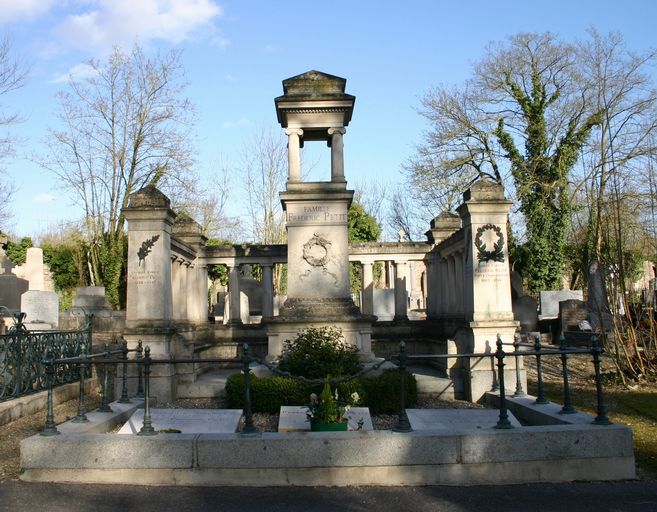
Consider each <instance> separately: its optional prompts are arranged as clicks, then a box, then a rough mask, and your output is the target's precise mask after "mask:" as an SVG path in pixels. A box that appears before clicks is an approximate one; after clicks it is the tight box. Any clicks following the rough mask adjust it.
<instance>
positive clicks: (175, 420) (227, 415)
mask: <svg viewBox="0 0 657 512" xmlns="http://www.w3.org/2000/svg"><path fill="white" fill-rule="evenodd" d="M241 417H242V409H151V421H152V424H153V428H154V429H155V430H166V429H175V430H180V433H181V434H231V433H233V432H237V427H238V425H239V422H240V418H241ZM143 423H144V410H143V409H138V410H137V411H135V413H134V414H133V415H132V416H131V417H130V419H129V420H128V421H127V422H126V423H125V424H124V425H123V427H121V430H119V431H118V433H119V434H136V433H138V432H139V431H140V430H141V427H142V425H143Z"/></svg>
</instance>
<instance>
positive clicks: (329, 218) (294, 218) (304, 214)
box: [287, 205, 347, 222]
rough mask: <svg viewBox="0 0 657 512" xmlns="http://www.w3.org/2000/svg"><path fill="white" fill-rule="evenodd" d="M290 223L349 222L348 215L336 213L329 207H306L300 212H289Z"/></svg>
mask: <svg viewBox="0 0 657 512" xmlns="http://www.w3.org/2000/svg"><path fill="white" fill-rule="evenodd" d="M287 220H288V222H347V214H346V213H335V212H334V211H331V208H330V207H329V206H323V205H313V206H304V207H303V209H302V210H299V211H288V212H287Z"/></svg>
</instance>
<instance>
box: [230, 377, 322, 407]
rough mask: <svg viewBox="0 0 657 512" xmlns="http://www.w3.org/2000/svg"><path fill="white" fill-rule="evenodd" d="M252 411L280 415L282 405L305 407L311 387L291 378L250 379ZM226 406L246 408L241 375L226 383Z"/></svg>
mask: <svg viewBox="0 0 657 512" xmlns="http://www.w3.org/2000/svg"><path fill="white" fill-rule="evenodd" d="M249 382H250V386H251V410H252V411H253V412H269V413H278V412H279V410H280V408H281V405H305V404H307V403H308V401H309V396H310V393H311V392H312V390H311V386H309V385H308V384H305V383H303V382H301V381H299V380H296V379H293V378H291V377H279V376H274V377H256V376H255V375H251V376H250V377H249ZM226 405H227V406H228V407H229V408H231V409H241V408H242V407H244V378H243V376H242V374H241V373H238V374H235V375H231V376H230V377H228V379H227V381H226Z"/></svg>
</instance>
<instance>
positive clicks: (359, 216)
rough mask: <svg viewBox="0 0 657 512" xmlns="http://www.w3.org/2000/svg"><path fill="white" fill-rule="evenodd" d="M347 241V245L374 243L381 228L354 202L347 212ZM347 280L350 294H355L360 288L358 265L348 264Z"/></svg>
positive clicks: (374, 219) (372, 217)
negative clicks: (348, 280) (349, 284)
mask: <svg viewBox="0 0 657 512" xmlns="http://www.w3.org/2000/svg"><path fill="white" fill-rule="evenodd" d="M347 223H348V228H347V240H348V241H349V243H359V242H376V241H377V240H378V239H379V237H380V236H381V226H379V223H378V222H377V220H376V218H375V217H374V216H373V215H370V214H369V213H367V212H366V211H365V208H364V207H363V206H362V205H361V204H360V203H357V202H356V201H353V202H352V203H351V206H350V207H349V210H348V211H347ZM349 279H350V283H351V292H352V293H357V292H358V291H360V288H361V267H360V265H359V264H356V263H350V264H349Z"/></svg>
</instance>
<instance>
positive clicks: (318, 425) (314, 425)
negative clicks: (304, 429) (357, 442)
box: [310, 419, 349, 432]
mask: <svg viewBox="0 0 657 512" xmlns="http://www.w3.org/2000/svg"><path fill="white" fill-rule="evenodd" d="M310 430H311V431H313V432H346V431H347V430H349V421H348V420H346V419H345V420H342V422H340V423H336V422H330V423H324V422H322V421H311V422H310Z"/></svg>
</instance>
